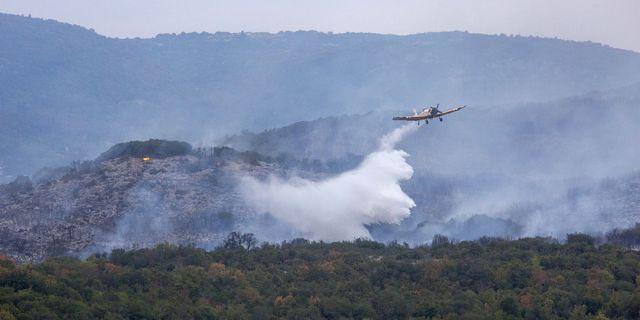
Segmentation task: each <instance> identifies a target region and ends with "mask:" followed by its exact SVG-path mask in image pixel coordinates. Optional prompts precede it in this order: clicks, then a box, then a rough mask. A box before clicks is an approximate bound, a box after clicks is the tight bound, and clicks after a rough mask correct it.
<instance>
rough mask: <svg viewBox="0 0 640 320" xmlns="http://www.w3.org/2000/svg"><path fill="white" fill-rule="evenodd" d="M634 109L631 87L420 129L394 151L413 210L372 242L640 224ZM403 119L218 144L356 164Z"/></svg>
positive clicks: (321, 125) (369, 117) (293, 128)
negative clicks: (402, 156) (405, 172)
mask: <svg viewBox="0 0 640 320" xmlns="http://www.w3.org/2000/svg"><path fill="white" fill-rule="evenodd" d="M448 107H449V106H444V107H441V109H443V110H445V109H446V108H448ZM639 108H640V86H639V85H637V84H636V85H632V86H627V87H624V88H619V89H615V90H607V91H600V92H591V93H588V94H585V95H579V96H575V97H569V98H563V99H558V100H553V101H548V102H539V103H522V104H512V105H503V106H500V107H487V106H470V107H468V108H466V109H464V110H463V111H461V112H458V113H455V114H452V115H450V116H448V117H447V118H445V120H444V122H442V123H440V122H437V121H436V122H435V123H433V122H432V123H430V124H429V125H427V126H425V125H421V127H420V129H419V130H417V131H416V132H415V133H414V134H413V135H410V136H408V137H407V138H406V139H405V140H404V141H403V142H402V143H401V144H400V148H401V149H403V150H405V151H406V152H408V153H409V155H410V156H409V158H408V160H407V161H408V162H409V164H411V166H412V167H413V169H414V172H415V173H414V175H413V177H412V178H411V180H409V181H406V182H405V183H404V184H403V189H404V190H406V191H407V193H408V194H409V195H410V196H411V197H412V198H413V199H414V200H415V201H416V203H417V207H416V208H415V209H414V210H412V215H411V216H410V218H409V219H408V220H407V221H404V222H403V224H402V225H401V226H400V228H399V229H400V230H389V229H387V228H386V227H384V228H383V229H382V230H381V232H380V233H376V235H377V236H378V237H381V238H376V239H377V240H382V239H386V240H392V239H402V240H405V241H408V242H414V241H415V242H417V243H420V242H422V241H424V239H430V238H431V237H432V236H433V234H434V233H442V234H447V235H449V236H451V237H456V238H462V239H474V238H476V237H478V236H482V235H494V236H503V237H507V236H508V237H517V236H523V235H528V236H533V235H550V236H563V235H564V234H565V233H567V232H569V233H570V232H576V231H581V232H589V233H594V234H598V233H602V232H605V231H606V230H609V229H611V228H616V227H628V226H631V225H633V224H634V223H636V222H637V221H640V220H639V219H640V211H639V209H638V208H639V204H640V189H638V182H639V180H638V178H639V175H638V172H639V170H640V167H638V163H640V149H638V148H635V147H634V146H633V141H636V140H638V139H640V127H639V126H638V123H640V113H639V112H638V110H639ZM403 112H404V113H406V112H407V111H406V110H405V111H403V110H398V111H396V112H395V113H394V112H371V113H367V114H363V115H356V116H343V117H328V118H323V119H318V120H314V121H304V122H298V123H295V124H292V125H289V126H286V127H283V128H277V129H270V130H266V131H263V132H245V133H242V134H238V135H233V136H228V137H227V138H226V139H224V140H223V143H226V144H227V145H229V146H232V147H234V148H236V149H238V150H256V151H258V152H260V153H262V154H265V155H269V156H273V157H277V156H281V157H283V156H284V155H289V156H290V157H296V156H298V157H309V158H314V159H320V160H323V161H331V160H333V159H341V158H357V157H363V156H365V155H366V154H368V153H369V152H371V151H373V150H374V149H375V148H376V146H377V144H378V139H379V138H380V137H381V136H382V135H384V134H385V133H386V132H389V131H390V130H391V129H392V128H394V127H397V126H399V124H398V123H397V122H393V121H390V120H389V119H390V117H391V116H393V115H394V114H402V113H403ZM412 125H415V124H412ZM514 223H515V224H514ZM399 234H402V235H403V236H402V237H400V238H398V236H399ZM386 235H390V236H389V237H386Z"/></svg>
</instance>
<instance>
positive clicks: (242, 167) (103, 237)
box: [0, 150, 279, 262]
mask: <svg viewBox="0 0 640 320" xmlns="http://www.w3.org/2000/svg"><path fill="white" fill-rule="evenodd" d="M218 151H219V150H218ZM227 151H228V152H227V155H223V154H219V152H217V153H218V154H214V152H210V153H209V154H205V153H200V154H197V153H192V154H189V155H182V156H173V157H167V158H164V159H156V158H152V159H151V160H149V161H145V160H143V159H142V157H118V158H114V159H110V160H106V161H95V162H85V163H82V164H75V165H74V166H72V167H69V168H62V169H58V170H57V172H53V171H51V172H49V176H48V177H45V178H42V177H40V178H38V177H36V178H34V180H33V181H32V180H31V179H29V178H27V177H21V178H19V179H17V180H16V181H14V182H12V183H10V184H7V185H4V186H1V187H0V252H2V253H3V254H6V255H8V256H11V257H13V258H15V259H16V260H17V261H19V262H34V261H39V260H41V259H43V258H44V257H46V256H50V255H59V254H69V253H74V254H83V253H91V252H93V251H101V250H109V249H111V248H113V247H132V246H148V245H153V244H157V243H162V242H170V243H179V244H197V245H200V246H213V245H216V244H218V243H219V242H220V239H221V237H223V236H226V235H227V233H228V232H229V231H231V230H234V229H235V228H236V225H237V224H243V225H246V223H244V220H247V219H251V217H252V215H251V212H250V211H249V210H248V209H247V208H246V206H245V205H244V204H243V202H242V201H241V199H240V195H239V193H238V190H236V188H235V186H236V185H237V183H236V181H237V179H238V177H239V176H241V175H253V176H260V175H266V174H269V173H277V172H278V170H279V169H278V168H277V167H275V166H274V165H273V164H267V163H265V162H259V161H257V160H255V159H253V161H249V159H248V158H246V157H245V158H244V159H243V158H241V157H239V156H236V155H232V156H228V154H229V152H230V151H229V150H227ZM61 170H62V172H60V171H61ZM41 175H42V174H41ZM56 175H57V176H56Z"/></svg>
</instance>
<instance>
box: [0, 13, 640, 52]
mask: <svg viewBox="0 0 640 320" xmlns="http://www.w3.org/2000/svg"><path fill="white" fill-rule="evenodd" d="M0 12H4V13H14V14H23V15H28V14H31V15H32V16H34V17H40V18H49V19H55V20H59V21H63V22H68V23H73V24H78V25H81V26H84V27H87V28H91V29H94V30H95V31H96V32H98V33H100V34H103V35H106V36H110V37H121V38H122V37H153V36H155V35H156V34H158V33H180V32H192V31H196V32H199V31H207V32H216V31H230V32H239V31H265V32H278V31H283V30H291V31H295V30H317V31H325V32H328V31H332V32H336V33H338V32H374V33H390V34H412V33H421V32H431V31H452V30H459V31H465V30H466V31H469V32H475V33H486V34H499V33H505V34H520V35H535V36H543V37H558V38H561V39H568V40H578V41H586V40H590V41H593V42H600V43H604V44H608V45H610V46H612V47H616V48H623V49H630V50H634V51H636V52H640V0H482V1H480V0H423V1H420V0H407V1H402V0H396V1H390V0H380V1H376V0H342V1H339V0H318V1H304V0H233V1H224V0H181V1H178V0H174V1H169V0H0Z"/></svg>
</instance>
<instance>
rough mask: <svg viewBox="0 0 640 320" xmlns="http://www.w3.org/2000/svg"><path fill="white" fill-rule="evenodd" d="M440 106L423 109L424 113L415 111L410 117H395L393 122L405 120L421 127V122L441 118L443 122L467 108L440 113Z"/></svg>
mask: <svg viewBox="0 0 640 320" xmlns="http://www.w3.org/2000/svg"><path fill="white" fill-rule="evenodd" d="M439 106H440V104H439V103H438V105H436V106H435V107H429V108H424V109H422V112H420V113H418V112H417V111H416V109H413V114H412V115H410V116H402V117H393V120H404V121H418V125H420V120H424V123H429V119H433V118H439V119H440V121H442V118H441V117H442V116H444V115H447V114H449V113H454V112H456V111H460V110H462V108H464V107H466V106H460V107H457V108H453V109H451V110H447V111H440V110H438V107H439Z"/></svg>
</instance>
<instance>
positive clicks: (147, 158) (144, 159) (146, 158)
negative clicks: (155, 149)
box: [142, 157, 151, 161]
mask: <svg viewBox="0 0 640 320" xmlns="http://www.w3.org/2000/svg"><path fill="white" fill-rule="evenodd" d="M149 160H151V158H150V157H143V158H142V161H149Z"/></svg>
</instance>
